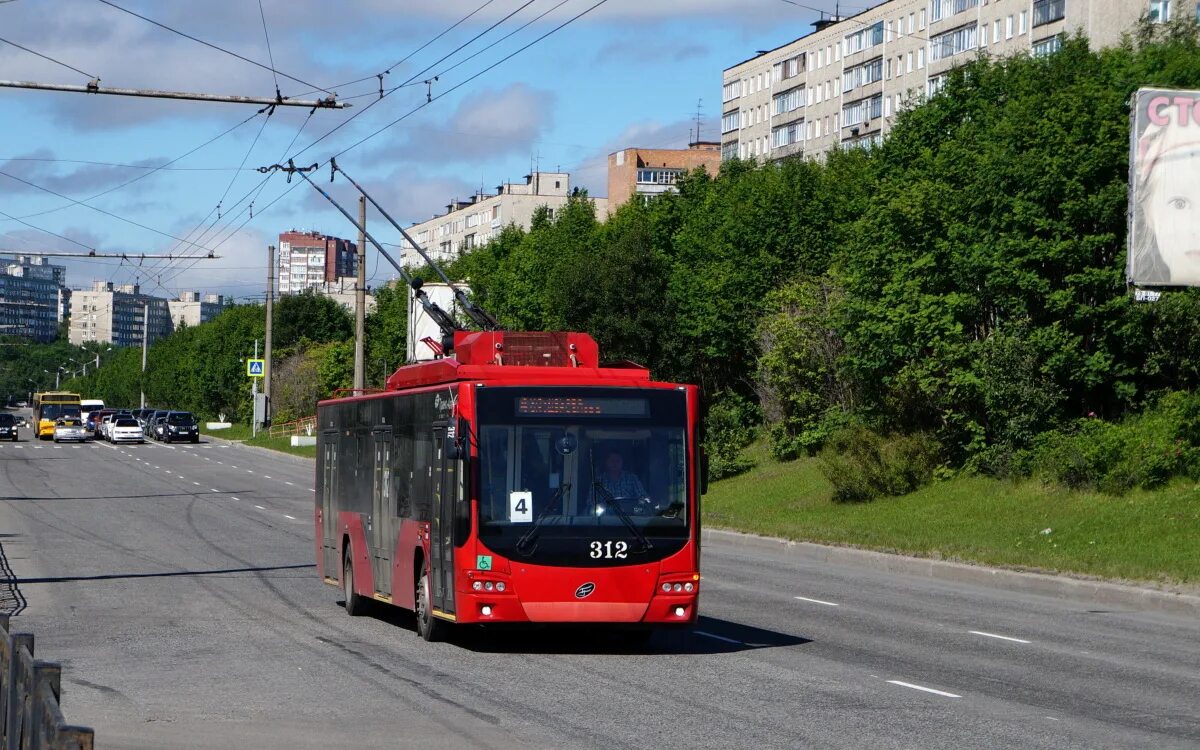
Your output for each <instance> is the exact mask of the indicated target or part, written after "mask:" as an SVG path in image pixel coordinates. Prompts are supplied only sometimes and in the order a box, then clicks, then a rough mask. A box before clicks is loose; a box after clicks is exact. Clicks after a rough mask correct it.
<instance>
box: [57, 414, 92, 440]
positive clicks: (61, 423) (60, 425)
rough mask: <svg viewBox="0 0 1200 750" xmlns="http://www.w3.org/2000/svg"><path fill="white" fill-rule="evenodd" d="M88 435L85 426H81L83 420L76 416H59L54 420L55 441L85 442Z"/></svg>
mask: <svg viewBox="0 0 1200 750" xmlns="http://www.w3.org/2000/svg"><path fill="white" fill-rule="evenodd" d="M88 437H89V436H88V431H87V428H86V427H84V426H83V420H82V419H79V418H78V417H59V418H58V419H57V420H56V421H55V422H54V442H56V443H62V442H65V441H67V440H71V441H74V442H77V443H85V442H87V439H88Z"/></svg>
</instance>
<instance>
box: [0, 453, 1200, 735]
mask: <svg viewBox="0 0 1200 750" xmlns="http://www.w3.org/2000/svg"><path fill="white" fill-rule="evenodd" d="M311 487H312V468H311V464H310V463H307V462H302V461H300V460H298V459H292V458H290V457H285V456H278V457H276V456H271V455H264V454H263V453H260V452H258V451H254V450H251V449H247V448H243V447H239V446H233V447H230V446H227V445H225V444H222V443H217V442H207V441H206V442H203V443H201V444H200V445H178V446H162V445H158V444H147V445H133V446H122V447H113V446H110V445H107V444H102V443H99V444H88V445H61V446H54V445H52V444H46V443H37V442H30V441H28V440H24V441H23V442H21V443H18V444H16V445H12V444H0V545H2V549H3V556H4V558H6V560H7V565H8V566H9V567H10V568H11V570H12V573H13V577H14V579H15V580H14V581H12V582H10V583H9V584H8V585H7V586H5V585H3V583H2V582H0V589H7V590H6V591H4V595H3V596H0V606H3V607H6V608H8V609H10V610H12V609H21V611H20V614H19V615H18V616H17V618H16V620H15V622H16V626H17V627H18V628H20V629H23V630H31V631H33V632H34V633H35V634H36V636H37V653H38V655H39V656H40V657H41V658H44V659H51V660H57V661H62V662H63V663H64V667H65V671H64V678H63V684H64V693H65V695H64V699H63V702H64V707H65V710H66V713H67V716H68V717H69V718H70V720H71V721H74V722H78V723H83V724H89V725H91V726H93V727H94V728H95V729H96V734H97V739H98V746H99V747H102V748H115V747H121V748H220V749H221V750H228V749H229V748H240V747H255V748H328V747H356V748H359V747H361V748H368V747H369V748H376V747H378V748H396V747H415V746H418V745H419V746H421V747H432V748H443V747H444V748H458V747H495V748H510V747H540V748H560V747H581V748H592V747H594V748H647V747H664V748H699V747H711V748H735V747H756V748H799V747H813V748H817V747H821V748H825V747H828V748H867V747H870V748H998V747H1020V748H1056V749H1061V748H1118V747H1120V748H1146V747H1154V748H1185V747H1186V748H1196V747H1200V697H1198V696H1200V623H1198V622H1196V620H1195V619H1194V618H1189V617H1184V616H1172V615H1166V614H1152V613H1139V612H1136V611H1119V610H1113V609H1112V608H1104V607H1095V606H1089V605H1088V604H1086V603H1079V602H1072V601H1065V600H1058V599H1054V598H1050V597H1043V596H1035V595H1021V594H1014V593H1011V592H1005V591H997V590H992V589H987V588H980V587H975V586H969V585H964V584H954V583H949V582H943V581H936V580H931V579H926V578H919V577H906V576H902V575H896V574H891V573H883V572H878V571H873V570H867V569H859V568H857V567H853V566H845V565H844V566H835V565H829V564H823V563H818V562H816V561H810V560H806V559H805V558H804V557H803V556H799V555H795V554H792V555H785V554H783V553H782V552H772V551H764V550H758V549H753V548H747V547H740V546H737V545H735V544H732V543H728V542H716V541H714V542H711V543H707V544H706V546H705V550H704V559H703V573H704V580H703V582H702V592H703V598H702V601H701V612H702V618H701V621H700V624H699V625H698V627H697V628H696V630H695V631H693V632H689V633H679V634H671V635H665V636H656V638H655V639H654V640H653V641H651V643H650V644H649V646H648V647H647V648H645V649H644V650H634V651H630V650H626V649H624V648H623V647H622V646H621V645H620V644H619V643H617V642H616V641H609V640H605V639H603V638H598V637H597V636H596V635H595V634H591V635H589V634H587V633H583V632H577V631H565V632H556V631H551V632H546V631H537V632H525V633H516V634H513V633H471V634H468V635H466V636H464V637H461V638H459V639H457V641H456V642H454V643H440V644H427V643H425V642H423V641H421V640H420V639H419V638H418V637H417V636H416V635H415V633H414V632H413V630H412V624H411V621H410V620H409V618H407V617H405V616H403V615H399V614H394V613H388V612H386V611H382V612H380V613H379V614H377V615H375V616H371V617H362V618H350V617H347V616H346V614H345V613H344V612H343V610H342V609H341V607H340V606H339V601H340V596H339V594H338V592H337V591H336V590H335V589H333V588H330V587H327V586H325V585H323V584H321V583H320V582H319V581H318V579H317V578H316V574H315V571H314V569H313V567H312V560H313V549H314V548H313V541H312V528H311V522H310V519H311V517H312V503H313V493H312V492H311ZM0 562H3V561H2V560H0ZM3 568H4V566H3V565H0V571H2V570H3Z"/></svg>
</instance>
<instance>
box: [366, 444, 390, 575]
mask: <svg viewBox="0 0 1200 750" xmlns="http://www.w3.org/2000/svg"><path fill="white" fill-rule="evenodd" d="M371 435H372V437H373V438H374V440H373V441H372V442H373V443H374V452H375V463H374V475H373V479H374V482H373V491H372V493H371V494H372V499H371V524H370V527H371V561H372V564H373V569H374V571H373V572H374V573H375V590H376V591H378V592H379V593H381V594H390V593H391V591H392V553H393V551H394V547H395V544H396V526H395V518H396V514H395V509H394V508H393V507H392V428H391V426H390V425H377V426H376V427H375V428H374V429H372V430H371Z"/></svg>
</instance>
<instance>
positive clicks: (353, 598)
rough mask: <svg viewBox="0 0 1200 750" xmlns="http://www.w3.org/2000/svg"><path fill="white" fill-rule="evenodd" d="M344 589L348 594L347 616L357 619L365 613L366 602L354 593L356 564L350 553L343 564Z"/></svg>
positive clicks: (347, 553)
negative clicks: (351, 559)
mask: <svg viewBox="0 0 1200 750" xmlns="http://www.w3.org/2000/svg"><path fill="white" fill-rule="evenodd" d="M342 587H343V588H345V590H346V591H345V594H346V614H348V615H350V616H351V617H357V616H358V615H361V614H362V613H363V608H364V607H365V606H366V602H365V601H364V600H363V598H362V597H361V596H359V595H358V594H356V593H354V564H353V563H352V562H351V561H350V553H349V551H347V552H346V556H345V558H343V562H342Z"/></svg>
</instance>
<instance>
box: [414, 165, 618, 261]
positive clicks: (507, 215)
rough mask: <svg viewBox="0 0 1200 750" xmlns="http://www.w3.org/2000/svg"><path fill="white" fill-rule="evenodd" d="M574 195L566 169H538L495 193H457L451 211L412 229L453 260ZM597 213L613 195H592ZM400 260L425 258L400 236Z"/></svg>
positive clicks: (438, 257) (439, 255) (438, 255)
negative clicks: (466, 195) (463, 195)
mask: <svg viewBox="0 0 1200 750" xmlns="http://www.w3.org/2000/svg"><path fill="white" fill-rule="evenodd" d="M570 195H571V182H570V175H568V174H567V173H566V172H534V173H533V174H529V175H525V182H524V183H505V184H503V185H498V186H496V192H495V193H494V194H488V193H483V192H480V193H476V194H475V195H472V196H471V197H470V198H468V199H467V200H464V201H460V200H458V199H457V198H455V199H454V200H452V201H450V203H448V204H447V205H446V213H444V214H440V215H438V216H435V217H433V218H432V219H430V220H428V221H423V222H420V223H418V224H414V225H412V226H411V227H409V228H408V230H407V231H408V233H409V234H410V235H412V237H413V239H415V240H416V241H417V243H418V244H420V245H421V247H422V248H423V249H424V250H425V252H427V253H428V254H429V256H430V257H431V258H433V259H434V260H435V261H438V262H443V261H449V260H453V259H454V258H456V257H458V254H459V253H460V252H470V251H471V250H472V249H474V248H476V247H480V246H482V245H485V244H487V243H488V242H489V241H490V240H491V239H492V238H493V237H495V236H496V235H498V234H500V231H501V230H502V229H503V228H504V227H506V226H508V225H509V224H516V225H517V226H519V227H521V228H522V229H529V227H530V224H531V223H532V221H533V214H534V212H535V211H536V210H537V209H538V208H540V207H542V206H546V207H547V208H549V209H550V212H551V215H552V216H553V214H554V212H555V211H557V210H559V209H560V208H562V207H563V206H565V205H567V201H568V200H570ZM591 200H592V201H593V202H594V203H595V204H596V215H597V216H600V217H603V216H606V215H607V213H608V200H607V199H605V198H592V199H591ZM400 252H401V260H400V263H401V264H402V265H405V266H421V265H424V263H425V261H424V260H422V259H421V256H420V255H419V254H418V253H417V251H416V250H415V249H414V248H413V247H412V246H411V245H410V244H409V243H408V241H407V240H401V245H400Z"/></svg>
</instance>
